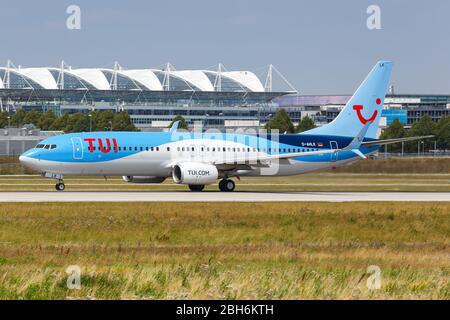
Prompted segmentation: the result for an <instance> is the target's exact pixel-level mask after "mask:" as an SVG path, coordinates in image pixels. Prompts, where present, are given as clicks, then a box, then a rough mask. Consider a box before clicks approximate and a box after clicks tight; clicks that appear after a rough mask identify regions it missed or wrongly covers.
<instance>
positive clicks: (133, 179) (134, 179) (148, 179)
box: [122, 176, 166, 183]
mask: <svg viewBox="0 0 450 320" xmlns="http://www.w3.org/2000/svg"><path fill="white" fill-rule="evenodd" d="M122 179H123V181H125V182H130V183H161V182H163V181H164V180H166V178H164V177H154V176H123V177H122Z"/></svg>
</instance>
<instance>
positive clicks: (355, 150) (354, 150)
mask: <svg viewBox="0 0 450 320" xmlns="http://www.w3.org/2000/svg"><path fill="white" fill-rule="evenodd" d="M351 151H352V152H353V153H354V154H356V155H357V156H360V157H361V158H363V159H367V157H366V156H365V155H364V153H362V152H361V150H359V149H352V150H351Z"/></svg>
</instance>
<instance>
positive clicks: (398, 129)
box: [380, 119, 407, 152]
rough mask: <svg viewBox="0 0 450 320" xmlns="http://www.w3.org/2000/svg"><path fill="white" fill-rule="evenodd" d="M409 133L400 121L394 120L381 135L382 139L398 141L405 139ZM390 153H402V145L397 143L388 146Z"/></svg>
mask: <svg viewBox="0 0 450 320" xmlns="http://www.w3.org/2000/svg"><path fill="white" fill-rule="evenodd" d="M406 135H407V133H406V130H405V128H404V127H403V125H402V124H401V122H400V121H399V120H398V119H394V121H392V123H391V124H390V125H389V126H388V127H387V128H386V129H384V131H383V132H382V133H381V135H380V139H396V138H404V137H406ZM388 148H389V151H390V152H401V148H402V147H401V143H395V144H392V145H390V146H388Z"/></svg>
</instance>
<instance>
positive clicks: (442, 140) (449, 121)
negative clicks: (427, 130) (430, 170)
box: [435, 116, 450, 150]
mask: <svg viewBox="0 0 450 320" xmlns="http://www.w3.org/2000/svg"><path fill="white" fill-rule="evenodd" d="M435 135H436V138H435V140H436V141H437V147H438V148H439V149H441V150H449V149H450V116H444V117H442V118H441V119H439V121H438V123H437V124H436V129H435Z"/></svg>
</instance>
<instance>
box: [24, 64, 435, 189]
mask: <svg viewBox="0 0 450 320" xmlns="http://www.w3.org/2000/svg"><path fill="white" fill-rule="evenodd" d="M391 70H392V63H391V62H389V61H380V62H378V63H377V64H376V65H375V67H374V68H373V69H372V71H371V72H370V73H369V75H368V76H367V77H366V79H365V80H364V81H363V83H362V84H361V85H360V87H359V88H358V89H357V90H356V92H355V94H354V95H353V96H352V97H351V99H350V100H349V101H348V103H347V104H346V105H345V107H344V108H343V110H342V111H341V112H340V113H339V115H338V116H337V117H336V118H335V119H334V120H333V121H332V122H330V123H329V124H327V125H324V126H321V127H318V128H314V129H312V130H309V131H306V132H303V133H300V134H267V135H262V134H257V135H254V134H238V133H234V134H229V133H226V134H222V133H218V132H200V133H197V132H181V131H179V130H177V126H178V124H177V123H175V124H174V125H173V126H172V128H171V129H170V131H169V132H156V133H155V132H152V133H150V132H81V133H72V134H64V135H59V136H54V137H51V138H48V139H45V140H43V141H42V142H40V143H39V144H38V145H37V146H36V147H35V148H32V149H30V150H28V151H26V152H25V153H23V154H22V155H21V156H20V162H21V163H22V164H23V165H25V166H27V167H30V168H32V169H34V170H36V171H38V172H40V173H42V174H43V175H44V176H45V177H48V178H52V179H56V181H57V183H56V190H59V191H62V190H64V189H65V186H64V180H63V177H64V176H65V175H104V176H111V175H115V176H123V179H124V180H125V181H127V182H132V183H161V182H163V181H164V180H165V179H166V178H168V177H172V178H173V180H174V181H175V182H176V183H179V184H185V185H188V186H189V188H190V189H191V190H192V191H201V190H203V188H204V186H205V185H209V184H214V183H216V181H217V180H218V179H221V181H220V183H219V189H220V190H221V191H233V190H234V189H235V183H234V181H233V180H232V179H231V178H233V177H237V178H239V177H241V176H262V175H264V176H282V175H296V174H301V173H308V172H313V171H322V170H327V169H331V168H333V167H339V166H343V165H346V164H348V163H350V162H353V161H355V160H357V159H360V158H364V159H365V158H367V155H369V154H372V153H374V152H376V151H377V150H378V149H379V148H380V146H381V145H384V144H390V143H397V142H401V141H409V140H416V139H423V138H427V137H412V138H402V139H389V140H377V139H376V134H377V130H378V124H379V121H380V117H381V110H382V106H383V102H384V98H385V95H386V91H387V88H388V85H389V79H390V75H391Z"/></svg>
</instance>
